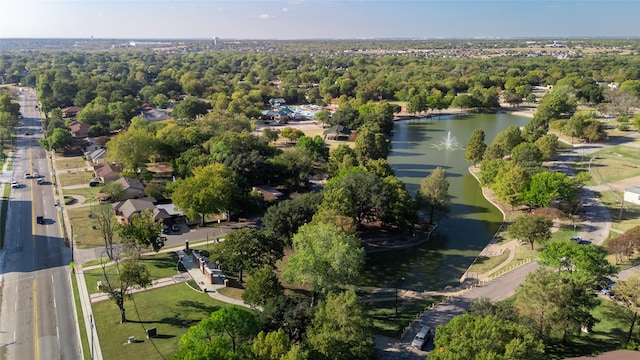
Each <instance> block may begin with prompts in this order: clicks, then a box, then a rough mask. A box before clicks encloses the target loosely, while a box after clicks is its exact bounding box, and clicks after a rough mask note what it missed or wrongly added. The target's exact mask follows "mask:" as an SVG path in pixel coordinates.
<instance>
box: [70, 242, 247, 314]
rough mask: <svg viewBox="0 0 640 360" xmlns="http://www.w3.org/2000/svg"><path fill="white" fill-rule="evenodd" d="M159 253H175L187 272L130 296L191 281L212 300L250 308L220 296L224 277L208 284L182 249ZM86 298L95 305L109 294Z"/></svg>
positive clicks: (167, 278) (170, 277)
mask: <svg viewBox="0 0 640 360" xmlns="http://www.w3.org/2000/svg"><path fill="white" fill-rule="evenodd" d="M160 252H164V253H166V252H175V253H176V254H178V258H180V261H181V262H182V264H183V265H184V267H185V269H186V270H187V272H186V273H180V274H178V273H177V274H176V275H173V276H168V277H164V278H160V279H156V280H154V281H153V283H152V285H151V286H150V287H148V288H146V289H141V288H134V289H132V290H131V293H132V294H135V293H138V292H141V291H148V290H152V289H157V288H161V287H165V286H171V285H176V284H180V283H184V282H187V281H189V280H193V281H194V282H195V283H196V284H198V289H194V290H199V291H202V292H205V293H207V294H209V296H211V297H212V298H213V299H216V300H219V301H222V302H225V303H227V304H234V305H239V306H244V307H248V308H251V306H250V305H248V304H245V302H244V301H243V300H239V299H234V298H231V297H228V296H225V295H222V294H220V293H219V292H218V291H217V290H218V289H221V288H224V287H225V281H224V280H225V278H224V277H219V278H215V283H214V284H211V283H209V281H208V280H207V279H206V277H205V275H204V274H203V272H202V271H201V270H200V268H198V266H197V264H196V262H195V261H194V260H193V259H192V257H191V256H188V255H187V254H186V253H185V252H184V250H183V248H170V249H162V250H161V251H160ZM152 254H155V253H147V254H145V255H152ZM100 266H101V265H93V266H88V267H86V268H85V269H84V270H91V269H97V268H100ZM82 278H83V279H84V276H82ZM85 290H86V284H85ZM87 298H89V299H90V301H91V303H96V302H99V301H105V300H108V299H109V294H107V293H104V292H99V293H93V294H89V295H87Z"/></svg>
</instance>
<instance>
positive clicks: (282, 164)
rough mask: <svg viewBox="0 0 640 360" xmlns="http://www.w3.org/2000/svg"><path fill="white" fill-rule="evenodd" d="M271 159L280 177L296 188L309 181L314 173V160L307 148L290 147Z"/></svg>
mask: <svg viewBox="0 0 640 360" xmlns="http://www.w3.org/2000/svg"><path fill="white" fill-rule="evenodd" d="M269 161H270V164H271V165H273V166H274V167H275V170H276V171H277V173H278V175H279V176H280V178H281V179H284V180H285V181H287V182H288V184H289V185H290V186H291V187H292V188H293V189H294V190H297V189H299V188H300V186H306V185H307V184H308V183H309V177H310V176H311V174H312V173H313V160H312V159H311V154H309V152H308V151H307V150H306V149H303V148H293V149H288V150H287V151H285V152H283V153H282V154H280V155H278V156H276V157H273V158H271V159H269Z"/></svg>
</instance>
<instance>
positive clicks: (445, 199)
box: [416, 167, 451, 224]
mask: <svg viewBox="0 0 640 360" xmlns="http://www.w3.org/2000/svg"><path fill="white" fill-rule="evenodd" d="M450 204H451V197H450V196H449V181H448V180H447V172H446V171H445V170H444V168H441V167H437V168H436V169H435V170H433V172H432V173H431V174H430V175H429V176H427V177H426V178H424V179H422V181H420V189H419V190H418V194H417V195H416V205H417V206H418V209H421V210H423V211H425V212H426V213H427V215H428V216H429V223H430V224H433V223H435V222H436V221H437V220H438V219H440V218H442V217H443V216H445V215H446V214H448V213H449V209H450Z"/></svg>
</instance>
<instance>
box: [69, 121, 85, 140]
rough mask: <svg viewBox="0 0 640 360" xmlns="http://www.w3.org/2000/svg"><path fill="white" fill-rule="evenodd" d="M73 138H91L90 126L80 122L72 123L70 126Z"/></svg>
mask: <svg viewBox="0 0 640 360" xmlns="http://www.w3.org/2000/svg"><path fill="white" fill-rule="evenodd" d="M69 128H70V129H71V136H72V137H74V138H76V139H82V138H86V137H87V136H89V125H88V124H85V123H81V122H78V121H72V122H71V123H70V124H69Z"/></svg>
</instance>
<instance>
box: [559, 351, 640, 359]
mask: <svg viewBox="0 0 640 360" xmlns="http://www.w3.org/2000/svg"><path fill="white" fill-rule="evenodd" d="M634 359H636V360H637V359H640V352H637V351H633V350H615V351H607V352H605V353H602V354H599V355H594V356H580V357H572V358H567V359H565V360H634Z"/></svg>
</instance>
